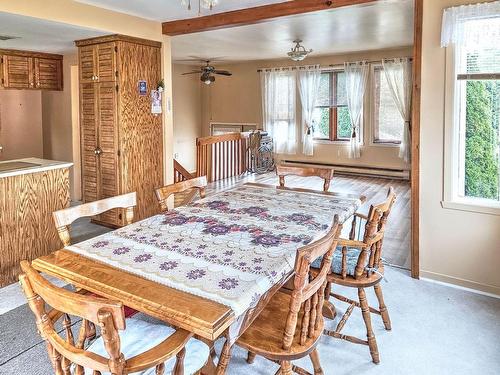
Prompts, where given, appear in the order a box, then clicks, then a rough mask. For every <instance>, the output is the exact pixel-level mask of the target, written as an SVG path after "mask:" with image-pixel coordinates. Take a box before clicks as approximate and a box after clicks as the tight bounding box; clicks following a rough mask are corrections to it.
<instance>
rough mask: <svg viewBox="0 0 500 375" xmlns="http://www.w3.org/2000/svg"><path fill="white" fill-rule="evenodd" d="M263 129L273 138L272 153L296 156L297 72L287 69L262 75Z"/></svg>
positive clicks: (269, 70) (274, 70) (269, 71)
mask: <svg viewBox="0 0 500 375" xmlns="http://www.w3.org/2000/svg"><path fill="white" fill-rule="evenodd" d="M260 74H261V90H262V117H263V122H264V130H266V131H268V132H269V134H270V135H271V136H272V138H273V144H274V152H275V153H278V154H295V152H296V146H297V140H296V121H295V96H296V73H295V71H294V70H290V69H280V68H276V69H266V70H265V71H262V72H261V73H260Z"/></svg>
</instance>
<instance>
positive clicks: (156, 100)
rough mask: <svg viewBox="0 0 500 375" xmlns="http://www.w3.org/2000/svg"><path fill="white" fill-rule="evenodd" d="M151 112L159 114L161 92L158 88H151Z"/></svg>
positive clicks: (160, 110)
mask: <svg viewBox="0 0 500 375" xmlns="http://www.w3.org/2000/svg"><path fill="white" fill-rule="evenodd" d="M151 113H153V114H160V113H162V109H161V92H160V91H159V90H151Z"/></svg>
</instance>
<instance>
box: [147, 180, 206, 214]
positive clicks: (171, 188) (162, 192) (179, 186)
mask: <svg viewBox="0 0 500 375" xmlns="http://www.w3.org/2000/svg"><path fill="white" fill-rule="evenodd" d="M206 187H207V176H201V177H196V178H192V179H190V180H186V181H181V182H177V183H175V184H171V185H167V186H163V187H161V188H158V189H156V191H155V193H156V198H157V199H158V203H159V204H160V207H161V209H162V211H168V205H167V200H168V198H169V197H170V196H171V195H172V194H181V193H184V192H187V191H189V192H190V193H189V194H187V196H185V197H182V198H183V199H182V202H181V204H176V206H177V205H183V204H186V203H188V202H190V201H191V200H192V199H193V197H194V195H195V194H196V191H198V192H199V194H200V198H205V188H206Z"/></svg>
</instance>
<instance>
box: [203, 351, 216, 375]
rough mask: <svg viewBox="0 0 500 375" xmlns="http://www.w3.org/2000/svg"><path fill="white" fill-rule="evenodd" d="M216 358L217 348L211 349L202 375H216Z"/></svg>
mask: <svg viewBox="0 0 500 375" xmlns="http://www.w3.org/2000/svg"><path fill="white" fill-rule="evenodd" d="M215 357H216V354H215V348H214V347H213V346H212V348H210V355H209V356H208V360H207V363H206V364H205V366H203V368H202V369H201V375H215V372H216V371H217V366H215V362H214V359H215Z"/></svg>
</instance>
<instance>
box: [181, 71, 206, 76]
mask: <svg viewBox="0 0 500 375" xmlns="http://www.w3.org/2000/svg"><path fill="white" fill-rule="evenodd" d="M201 73H202V72H201V71H200V72H198V71H192V72H187V73H182V74H181V75H183V76H185V75H187V74H201Z"/></svg>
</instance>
